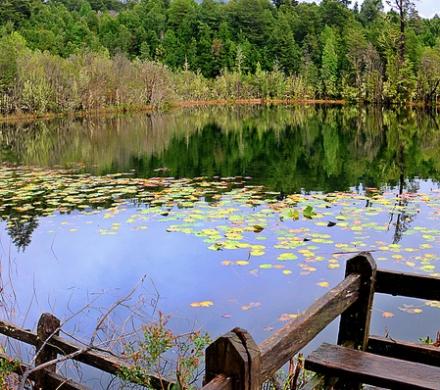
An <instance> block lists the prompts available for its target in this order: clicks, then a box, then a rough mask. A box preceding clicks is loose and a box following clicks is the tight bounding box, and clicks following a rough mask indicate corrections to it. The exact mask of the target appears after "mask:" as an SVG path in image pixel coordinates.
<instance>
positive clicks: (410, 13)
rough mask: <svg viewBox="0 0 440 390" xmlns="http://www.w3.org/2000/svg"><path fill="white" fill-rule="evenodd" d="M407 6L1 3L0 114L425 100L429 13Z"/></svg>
mask: <svg viewBox="0 0 440 390" xmlns="http://www.w3.org/2000/svg"><path fill="white" fill-rule="evenodd" d="M384 3H385V4H384ZM384 5H388V8H387V9H388V11H386V10H385V8H384ZM416 6H417V4H416V3H414V2H413V1H410V0H386V1H385V2H382V1H381V0H364V1H363V2H362V4H361V5H359V4H357V3H354V4H351V2H350V1H347V0H322V1H321V2H320V3H319V4H315V3H303V2H299V1H295V0H274V1H270V0H230V1H227V2H222V1H217V0H203V1H200V2H196V1H195V0H128V1H123V0H46V1H43V0H2V2H1V4H0V112H2V113H3V114H8V113H12V112H39V113H42V112H50V111H52V112H59V111H69V110H84V109H94V108H103V107H109V106H112V107H113V106H124V107H134V106H143V105H153V106H157V105H161V104H164V103H169V102H172V101H175V100H179V99H180V100H210V99H231V100H233V99H249V98H269V99H270V98H272V99H283V100H289V99H290V100H293V99H344V100H347V101H364V102H375V103H385V104H396V103H397V104H401V103H407V102H411V101H418V102H422V101H424V102H430V103H432V102H436V101H437V99H438V97H439V96H440V18H439V17H438V16H435V17H434V18H432V19H424V18H421V17H420V16H419V15H418V13H417V8H416Z"/></svg>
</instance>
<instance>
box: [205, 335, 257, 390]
mask: <svg viewBox="0 0 440 390" xmlns="http://www.w3.org/2000/svg"><path fill="white" fill-rule="evenodd" d="M205 362H206V363H205V364H206V367H205V380H206V382H208V383H209V382H210V381H212V380H213V379H215V378H216V377H217V376H218V375H224V376H225V377H228V378H231V380H232V388H233V389H235V390H260V389H261V382H260V371H261V355H260V350H259V349H258V346H257V344H256V343H255V341H254V340H253V339H252V337H251V335H250V334H249V333H248V332H247V331H246V330H244V329H240V328H235V329H233V330H232V331H231V332H228V333H227V334H225V335H224V336H222V337H219V338H218V339H217V340H215V341H214V342H213V343H212V344H211V345H209V346H208V348H207V349H206V357H205Z"/></svg>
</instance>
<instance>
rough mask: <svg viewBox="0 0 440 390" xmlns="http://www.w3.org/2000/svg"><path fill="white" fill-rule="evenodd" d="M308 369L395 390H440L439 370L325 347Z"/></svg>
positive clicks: (339, 348)
mask: <svg viewBox="0 0 440 390" xmlns="http://www.w3.org/2000/svg"><path fill="white" fill-rule="evenodd" d="M305 368H306V369H307V370H312V371H315V372H319V373H321V374H324V375H330V376H338V377H343V378H348V379H352V380H354V381H359V382H363V383H366V384H370V385H374V386H383V387H385V388H392V389H430V390H439V389H440V368H438V367H434V366H429V365H427V364H421V363H414V362H408V361H405V360H399V359H393V358H389V357H384V356H379V355H375V354H372V353H368V352H362V351H356V350H354V349H351V348H345V347H341V346H339V345H330V344H323V345H321V347H320V348H319V349H318V350H316V351H315V352H313V353H312V354H311V355H310V356H309V357H308V358H307V359H306V362H305Z"/></svg>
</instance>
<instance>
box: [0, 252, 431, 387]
mask: <svg viewBox="0 0 440 390" xmlns="http://www.w3.org/2000/svg"><path fill="white" fill-rule="evenodd" d="M374 293H384V294H391V295H401V296H408V297H414V298H420V299H428V300H440V279H439V278H431V277H427V276H421V275H415V274H408V273H399V272H392V271H382V270H377V269H376V263H375V261H374V259H373V257H372V256H371V255H370V254H369V253H360V254H359V255H357V256H355V257H354V258H352V259H350V260H348V261H347V266H346V273H345V279H344V280H343V281H342V282H341V283H339V284H338V285H337V286H336V287H335V288H333V289H332V290H330V291H329V292H328V293H327V294H325V295H324V296H323V297H321V298H320V299H318V300H317V301H316V302H315V303H314V304H313V305H312V306H310V307H309V308H308V309H307V310H306V311H305V312H304V313H303V314H302V315H300V316H299V317H297V318H296V319H294V320H292V321H291V322H289V323H288V324H286V325H285V326H284V327H283V328H281V329H280V330H278V331H277V332H275V333H274V334H273V335H272V336H270V337H268V338H267V339H266V340H264V341H263V342H262V343H261V344H259V345H257V344H256V343H255V341H254V340H253V338H252V336H251V335H250V334H249V333H248V332H247V331H246V330H244V329H240V328H235V329H233V330H232V331H230V332H228V333H227V334H225V335H224V336H221V337H220V338H218V339H217V340H215V341H214V342H213V343H212V344H211V345H209V347H208V348H207V349H206V362H205V381H204V383H205V385H204V387H203V389H202V390H257V389H261V386H262V384H263V383H264V382H265V381H267V380H268V379H270V378H272V376H273V375H274V373H275V372H276V371H278V370H279V369H280V368H281V367H283V366H284V365H285V364H286V363H287V362H288V361H289V360H290V359H291V358H292V357H293V356H295V355H296V354H297V353H298V352H299V351H301V350H302V348H303V347H304V346H306V345H307V344H308V343H309V342H310V341H312V340H313V339H314V338H315V337H316V336H317V335H318V333H320V332H321V331H322V330H323V329H324V328H325V327H326V326H327V325H329V324H330V323H331V322H332V321H333V320H334V319H336V318H337V317H339V316H341V319H340V325H339V334H338V344H340V345H344V346H349V347H352V348H355V349H360V350H364V351H365V350H367V349H368V350H369V351H372V352H375V353H379V354H384V355H387V354H388V355H389V356H393V354H394V355H398V356H408V357H409V358H410V359H413V360H414V361H419V362H422V363H423V362H425V361H429V360H430V359H431V360H432V359H437V360H440V358H439V355H438V351H437V352H436V353H434V352H435V351H431V350H430V349H429V348H428V347H426V348H419V347H417V346H415V345H414V344H411V343H407V344H405V343H404V342H402V343H399V344H396V343H394V342H390V340H389V339H386V338H382V337H369V325H370V316H371V308H372V303H373V296H374ZM57 327H58V328H59V320H57V319H56V318H55V317H53V316H52V315H48V314H45V315H43V316H42V317H41V318H40V321H39V326H38V331H37V333H33V332H31V331H29V330H25V329H22V328H19V327H16V326H15V325H13V324H10V323H7V322H5V321H0V334H3V335H6V336H8V337H11V338H14V339H16V340H19V341H22V342H25V343H27V344H31V345H34V346H35V347H36V349H37V351H38V350H40V351H39V354H38V355H39V359H38V363H40V364H41V363H44V361H49V360H51V359H52V358H53V357H54V356H56V355H58V354H61V355H73V359H75V360H77V361H79V362H82V363H84V364H87V365H90V366H93V367H96V368H98V369H100V370H103V371H105V372H108V373H111V374H118V373H119V372H120V371H121V369H122V368H123V367H127V362H126V361H124V360H122V359H120V358H118V357H115V356H113V355H111V354H110V353H105V352H101V351H99V352H98V351H95V350H93V349H91V350H85V351H84V352H82V353H78V354H76V355H75V354H74V353H75V352H81V350H82V349H84V347H83V346H82V345H79V344H77V343H74V342H72V341H70V340H66V339H63V338H61V337H60V336H59V335H57V334H56V333H57V329H58V328H57ZM431 352H432V353H431ZM2 358H3V359H5V358H7V357H5V356H3V355H0V359H2ZM26 369H29V367H28V366H26V365H25V364H22V365H21V366H20V367H18V368H17V371H18V372H19V373H20V372H24V371H25V370H26ZM30 379H32V380H34V381H35V382H36V383H50V384H52V385H53V386H52V387H48V388H53V387H54V388H56V387H59V386H60V385H62V388H63V389H84V387H83V386H82V385H79V384H77V383H74V382H72V381H70V380H67V379H64V378H62V377H60V376H59V375H58V374H57V373H56V367H49V369H46V370H44V371H42V373H41V374H38V373H34V374H33V375H32V376H31V377H30ZM45 381H46V382H45ZM172 384H173V382H172V381H171V380H169V379H165V378H161V377H158V376H155V375H151V387H154V388H156V389H167V388H170V387H171V385H172ZM55 385H56V386H55Z"/></svg>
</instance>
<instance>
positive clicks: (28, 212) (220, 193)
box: [0, 166, 440, 318]
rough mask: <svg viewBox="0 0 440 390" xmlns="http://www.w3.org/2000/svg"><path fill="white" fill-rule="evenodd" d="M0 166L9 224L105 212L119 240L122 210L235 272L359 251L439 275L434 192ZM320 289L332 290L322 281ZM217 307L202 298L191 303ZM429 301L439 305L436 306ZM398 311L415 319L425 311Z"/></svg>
mask: <svg viewBox="0 0 440 390" xmlns="http://www.w3.org/2000/svg"><path fill="white" fill-rule="evenodd" d="M1 168H2V169H1V171H0V215H1V216H2V218H3V219H4V220H7V221H8V225H9V227H13V226H14V225H16V224H20V223H23V224H26V223H29V221H31V220H33V219H38V218H39V217H44V216H49V215H51V214H54V213H70V212H73V211H75V212H78V213H81V214H90V213H100V214H102V218H103V220H108V223H103V224H102V225H101V226H100V227H99V234H101V235H103V236H107V235H109V236H113V235H117V234H118V232H119V230H120V229H121V226H122V225H124V221H121V220H120V219H118V221H117V222H114V221H112V220H113V218H115V217H116V216H117V215H119V214H120V213H121V212H122V211H124V213H125V214H127V215H128V218H127V219H126V220H125V224H127V226H130V227H131V228H132V229H133V230H138V231H142V230H147V229H148V226H149V224H151V223H153V222H154V223H161V224H163V229H164V230H166V231H167V232H169V233H170V234H187V235H192V236H195V237H198V238H199V239H200V240H202V241H203V242H204V243H205V245H206V250H207V251H214V252H217V253H218V254H221V257H222V260H221V261H219V262H218V266H219V267H237V269H239V270H241V271H245V272H249V273H251V274H253V275H258V274H260V273H265V272H279V273H280V274H281V275H284V276H285V277H286V278H289V277H292V276H294V275H303V276H307V275H310V274H312V273H314V272H316V271H317V270H318V269H322V268H323V267H324V268H327V269H328V271H331V270H338V269H340V268H341V267H343V266H344V264H343V260H345V259H346V258H347V257H350V256H352V255H354V254H356V253H358V252H359V251H371V252H374V257H375V259H376V260H377V261H378V262H379V263H380V262H384V261H387V262H389V263H391V262H392V264H394V265H395V266H396V267H398V268H399V269H405V270H406V269H408V270H409V269H413V270H415V271H417V272H425V273H429V274H431V275H436V276H439V275H440V273H439V269H438V265H439V256H438V252H439V251H438V249H439V247H440V229H439V227H440V223H439V213H440V192H439V191H436V190H431V191H429V192H428V193H420V192H418V193H416V192H414V193H404V194H400V195H399V192H398V191H395V190H393V189H387V188H385V189H375V188H369V189H366V190H363V191H349V192H334V193H327V194H325V193H310V194H306V193H299V194H291V195H285V194H280V193H277V192H270V191H267V189H266V188H265V187H264V186H260V185H253V184H252V181H251V178H243V177H227V178H213V179H208V178H204V177H201V178H195V179H173V178H150V179H139V178H133V177H130V175H108V176H92V175H89V174H83V173H80V172H79V171H78V170H63V169H53V170H49V169H41V168H35V169H33V168H24V167H13V166H2V167H1ZM420 213H423V218H422V219H420V218H418V215H419V214H420ZM125 214H124V215H125ZM419 219H420V220H421V221H423V223H424V224H425V225H420V224H419ZM121 224H122V225H121ZM77 229H78V227H75V228H71V229H70V230H69V231H71V232H72V233H75V232H76V231H77ZM407 237H410V238H409V239H407ZM409 243H411V245H409ZM215 258H218V256H215ZM216 261H217V260H216ZM388 268H392V267H391V266H388ZM316 285H317V287H320V288H323V289H327V288H329V287H331V286H330V285H329V283H328V281H326V280H324V279H323V280H320V281H318V282H317V283H316ZM202 298H203V297H202ZM208 298H209V297H208ZM206 302H209V304H208V303H206ZM213 304H214V303H211V301H209V300H201V301H200V302H199V303H198V304H197V303H195V304H194V305H193V307H202V308H206V307H210V306H212V305H213ZM427 305H428V306H429V307H433V308H437V307H439V305H438V304H437V303H435V302H428V303H427ZM255 307H257V305H250V306H249V308H248V309H247V310H249V309H251V308H255ZM243 310H245V309H243ZM401 310H402V311H404V312H407V313H411V314H418V313H419V312H421V310H422V309H420V308H410V307H406V306H405V307H402V308H401ZM387 316H388V317H391V315H389V314H387ZM287 317H288V315H286V316H285V318H287ZM384 317H386V315H385V314H384ZM388 317H386V318H388Z"/></svg>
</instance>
